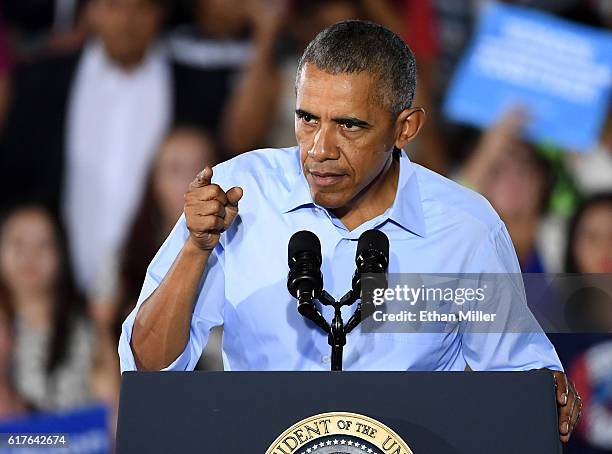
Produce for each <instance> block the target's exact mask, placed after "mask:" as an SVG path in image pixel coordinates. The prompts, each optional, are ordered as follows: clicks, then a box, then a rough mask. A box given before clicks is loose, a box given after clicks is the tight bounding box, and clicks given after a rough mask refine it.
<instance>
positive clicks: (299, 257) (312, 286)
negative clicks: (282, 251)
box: [287, 230, 323, 302]
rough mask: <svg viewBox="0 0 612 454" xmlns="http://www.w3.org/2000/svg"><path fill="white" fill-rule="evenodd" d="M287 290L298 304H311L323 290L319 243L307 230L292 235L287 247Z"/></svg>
mask: <svg viewBox="0 0 612 454" xmlns="http://www.w3.org/2000/svg"><path fill="white" fill-rule="evenodd" d="M287 255H288V257H287V258H288V264H289V275H288V277H287V289H288V290H289V293H291V295H293V297H294V298H297V299H298V301H300V302H304V301H307V302H311V301H312V300H313V299H316V298H317V297H318V296H319V294H320V293H321V290H323V274H322V273H321V263H322V260H321V242H320V241H319V238H317V236H316V235H315V234H314V233H312V232H309V231H307V230H302V231H300V232H296V233H294V234H293V236H292V237H291V239H290V240H289V247H288V254H287Z"/></svg>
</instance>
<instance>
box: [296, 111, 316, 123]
mask: <svg viewBox="0 0 612 454" xmlns="http://www.w3.org/2000/svg"><path fill="white" fill-rule="evenodd" d="M295 114H296V115H297V116H298V117H303V116H306V115H307V116H309V117H312V118H314V119H315V120H318V119H319V117H318V116H316V115H315V114H311V113H310V112H308V111H306V110H303V109H295Z"/></svg>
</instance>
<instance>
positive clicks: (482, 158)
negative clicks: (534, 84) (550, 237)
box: [458, 110, 553, 273]
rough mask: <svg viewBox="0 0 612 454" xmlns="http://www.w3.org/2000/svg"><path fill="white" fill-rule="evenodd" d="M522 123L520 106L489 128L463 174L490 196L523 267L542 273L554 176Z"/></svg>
mask: <svg viewBox="0 0 612 454" xmlns="http://www.w3.org/2000/svg"><path fill="white" fill-rule="evenodd" d="M523 124H524V115H523V113H522V112H520V111H518V110H516V111H512V112H509V113H507V114H506V115H505V116H504V117H503V118H502V119H501V120H500V121H499V122H498V123H497V124H496V125H494V126H493V127H491V128H489V129H488V130H486V131H485V132H484V134H483V135H482V137H481V139H480V141H479V143H478V144H477V146H476V149H475V150H474V151H473V153H472V154H471V155H470V156H469V157H468V159H467V161H466V163H465V164H464V166H463V167H462V168H461V169H460V171H459V174H458V179H459V181H460V182H461V183H463V184H465V185H466V186H468V187H471V188H472V189H474V190H476V191H478V192H480V193H481V194H483V195H484V196H485V197H486V198H487V199H488V200H489V202H491V204H492V205H493V207H494V208H495V209H496V210H497V212H498V213H499V215H500V216H501V218H502V219H503V221H504V223H505V224H506V226H507V228H508V231H509V232H510V237H511V238H512V242H513V244H514V248H515V249H516V253H517V256H518V259H519V263H520V265H521V270H522V271H523V272H524V273H537V272H542V271H545V262H544V259H543V257H542V253H541V252H540V249H539V247H540V246H539V241H541V240H540V237H539V235H540V227H541V221H542V217H543V214H544V212H545V210H546V207H547V201H548V196H549V194H550V191H551V188H552V179H553V176H552V173H551V170H550V167H549V166H548V164H547V161H546V160H545V159H544V158H543V157H541V156H540V155H539V154H538V152H537V150H536V149H535V147H534V146H533V145H531V144H529V143H527V142H525V141H524V140H522V139H521V137H520V133H521V129H522V126H523Z"/></svg>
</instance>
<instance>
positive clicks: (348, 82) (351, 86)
mask: <svg viewBox="0 0 612 454" xmlns="http://www.w3.org/2000/svg"><path fill="white" fill-rule="evenodd" d="M309 72H310V74H309V75H310V76H311V77H307V69H306V68H304V69H303V70H302V75H301V77H300V79H299V84H298V86H297V108H298V109H302V110H305V111H307V112H308V113H311V114H313V115H317V116H323V115H324V114H325V115H329V117H330V118H338V117H354V118H358V119H360V120H364V121H367V122H368V123H370V124H372V125H373V124H375V121H374V119H375V116H374V115H373V114H372V109H373V108H374V107H375V106H378V104H379V103H378V101H377V100H376V93H375V90H373V87H372V86H373V84H374V81H373V80H372V78H371V77H369V76H368V75H367V74H366V73H355V74H352V73H341V74H330V73H327V72H325V71H321V70H318V69H316V68H315V69H314V71H312V70H311V71H309ZM313 72H314V77H313ZM364 76H365V77H364ZM364 82H365V83H364ZM366 84H367V85H366ZM356 85H357V87H356ZM361 85H365V86H363V87H361ZM304 101H307V103H304ZM323 106H325V107H328V109H327V111H326V112H325V113H323V112H321V111H320V109H321V107H323ZM317 109H318V110H317Z"/></svg>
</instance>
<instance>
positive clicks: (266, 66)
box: [169, 0, 288, 158]
mask: <svg viewBox="0 0 612 454" xmlns="http://www.w3.org/2000/svg"><path fill="white" fill-rule="evenodd" d="M193 3H194V24H192V25H184V26H182V27H179V28H178V29H177V30H176V31H175V32H173V33H172V35H171V37H170V40H169V44H170V49H171V52H172V56H173V58H174V59H175V60H176V63H177V69H178V70H179V71H180V72H181V74H182V75H183V77H184V78H185V79H189V80H191V79H194V80H200V81H201V83H199V84H196V83H194V84H192V85H193V89H194V90H195V91H193V90H192V91H183V92H181V93H179V95H181V96H185V97H193V96H198V97H201V98H203V99H206V102H207V103H208V104H211V105H212V106H216V105H218V106H223V109H222V111H220V109H218V108H217V109H215V108H213V109H211V110H209V111H202V110H201V109H198V110H196V111H185V112H183V113H182V115H181V117H179V118H178V119H177V121H178V122H179V124H184V123H198V124H202V123H204V126H206V128H207V129H208V130H210V131H213V132H215V131H218V134H217V135H216V137H215V138H216V139H217V147H218V148H219V150H220V152H221V153H222V155H223V157H225V158H227V157H231V156H234V155H236V154H238V153H241V152H243V151H245V150H249V149H252V148H257V147H260V146H262V145H265V143H264V141H265V138H266V135H267V134H268V122H267V121H266V119H267V118H268V117H269V116H270V115H273V114H274V113H275V111H276V109H277V104H278V94H279V93H278V92H279V90H278V84H279V66H278V62H277V55H276V54H277V47H278V38H279V33H280V30H281V26H282V24H283V20H284V18H285V16H286V10H287V3H288V1H287V0H232V1H228V0H196V1H195V2H193ZM202 115H204V116H205V118H204V121H202V119H200V118H198V116H202Z"/></svg>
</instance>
